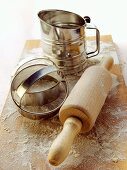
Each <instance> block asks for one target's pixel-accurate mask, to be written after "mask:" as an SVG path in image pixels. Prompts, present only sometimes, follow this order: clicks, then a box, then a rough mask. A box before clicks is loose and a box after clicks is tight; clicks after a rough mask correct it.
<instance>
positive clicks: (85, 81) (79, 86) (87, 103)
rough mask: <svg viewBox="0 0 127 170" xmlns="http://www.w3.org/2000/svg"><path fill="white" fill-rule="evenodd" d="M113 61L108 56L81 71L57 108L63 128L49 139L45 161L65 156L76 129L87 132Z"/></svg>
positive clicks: (55, 161)
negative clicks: (99, 62) (77, 79)
mask: <svg viewBox="0 0 127 170" xmlns="http://www.w3.org/2000/svg"><path fill="white" fill-rule="evenodd" d="M112 64H113V59H112V58H111V57H106V58H104V59H103V62H102V63H101V65H95V66H91V67H89V68H88V69H86V71H85V72H84V73H83V75H82V76H81V78H80V79H79V81H78V82H77V83H76V85H75V86H74V88H73V89H72V91H71V93H70V94H69V96H68V98H67V99H66V101H65V103H64V104H63V106H62V107H61V109H60V111H59V118H60V121H61V122H62V124H64V126H63V130H62V131H61V133H60V134H59V135H58V136H57V138H56V139H55V141H54V142H53V144H52V146H51V148H50V151H49V155H48V161H49V163H50V164H52V165H54V166H57V165H59V164H60V163H62V162H63V161H64V159H65V158H66V157H67V155H68V153H69V151H70V148H71V145H72V143H73V140H74V138H75V137H76V135H77V134H78V133H79V132H88V131H90V130H91V128H92V127H93V126H94V124H95V121H96V119H97V116H98V114H99V112H100V111H101V108H102V106H103V105H104V102H105V99H106V97H107V95H108V92H109V91H110V88H111V85H112V77H111V75H110V72H109V71H108V70H109V69H110V68H111V67H112Z"/></svg>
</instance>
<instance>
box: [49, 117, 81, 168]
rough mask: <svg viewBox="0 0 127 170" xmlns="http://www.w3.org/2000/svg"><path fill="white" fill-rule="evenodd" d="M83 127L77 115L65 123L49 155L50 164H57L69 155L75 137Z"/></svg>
mask: <svg viewBox="0 0 127 170" xmlns="http://www.w3.org/2000/svg"><path fill="white" fill-rule="evenodd" d="M81 128H82V123H81V121H80V120H79V119H78V118H76V117H69V118H68V119H67V120H66V121H65V123H64V127H63V130H62V131H61V133H60V134H59V135H58V136H57V138H56V139H55V140H54V142H53V144H52V146H51V148H50V150H49V155H48V161H49V163H50V164H52V165H54V166H57V165H59V164H60V163H62V162H63V161H64V160H65V158H66V157H67V155H68V153H69V151H70V149H71V145H72V143H73V140H74V138H75V137H76V135H77V134H78V133H79V132H80V130H81Z"/></svg>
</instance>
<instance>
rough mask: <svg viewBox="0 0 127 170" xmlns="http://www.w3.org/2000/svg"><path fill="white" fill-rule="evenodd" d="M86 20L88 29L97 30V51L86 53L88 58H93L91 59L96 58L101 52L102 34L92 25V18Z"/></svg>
mask: <svg viewBox="0 0 127 170" xmlns="http://www.w3.org/2000/svg"><path fill="white" fill-rule="evenodd" d="M84 19H85V21H86V29H95V30H96V49H95V51H91V52H88V53H87V52H86V54H87V58H91V57H94V56H96V55H97V54H99V51H100V32H99V30H98V28H97V27H96V26H95V25H93V24H90V18H89V17H88V16H86V17H84Z"/></svg>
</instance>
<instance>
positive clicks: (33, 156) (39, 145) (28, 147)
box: [0, 36, 127, 170]
mask: <svg viewBox="0 0 127 170" xmlns="http://www.w3.org/2000/svg"><path fill="white" fill-rule="evenodd" d="M101 40H102V41H104V42H112V39H111V36H102V37H101ZM39 44H40V41H39V40H28V41H27V42H26V45H25V48H24V52H23V54H24V53H25V51H28V50H29V49H32V48H35V47H38V46H39ZM112 73H114V74H116V75H117V78H118V80H119V85H118V86H117V87H116V88H115V93H113V95H111V97H109V98H108V99H107V100H106V104H105V106H104V107H103V109H102V113H101V114H100V116H99V117H98V120H97V122H96V124H95V127H94V128H93V130H92V131H91V132H90V133H91V134H93V136H94V133H95V132H96V130H97V129H96V128H99V126H102V127H103V126H104V127H105V131H106V133H109V134H110V132H112V135H115V134H114V131H115V133H118V132H117V130H116V129H114V128H115V126H116V125H117V124H118V123H120V122H123V123H126V124H127V116H126V114H124V115H122V113H123V112H121V110H123V111H125V112H126V108H127V88H126V87H125V84H124V80H123V76H122V73H121V70H120V67H119V65H115V66H114V67H113V68H112ZM107 106H110V107H111V108H110V112H112V111H113V110H114V109H115V108H116V109H118V107H119V108H120V110H119V112H121V116H119V117H117V118H116V119H115V115H113V116H112V115H110V112H108V110H107V109H106V108H107ZM105 113H106V114H105ZM106 122H107V123H110V128H108V126H107V125H106ZM108 125H109V124H108ZM121 128H124V127H121ZM60 129H61V126H60V124H59V121H58V118H57V117H56V118H54V119H50V120H41V121H33V120H29V119H27V118H25V117H23V116H21V115H20V114H19V112H18V111H17V108H16V107H15V105H14V103H13V101H12V99H11V96H10V94H9V95H8V98H7V100H6V103H5V106H4V109H3V112H2V115H1V118H0V169H1V170H10V169H11V170H17V169H20V170H28V169H33V170H35V169H41V170H50V169H56V170H57V169H60V170H62V169H64V170H67V169H69V170H72V169H74V170H76V169H78V170H84V169H85V170H97V169H98V168H100V169H106V168H109V169H112V170H116V169H120V170H126V169H127V142H126V141H127V135H126V136H124V138H123V137H122V138H121V139H120V140H118V141H116V142H115V141H114V145H113V146H114V147H113V146H112V147H113V148H112V150H113V149H114V150H113V152H115V150H117V148H118V147H119V148H120V152H121V155H124V156H123V157H122V156H121V157H120V158H119V157H117V155H116V157H117V160H114V159H112V158H111V159H109V160H108V161H101V159H99V157H98V155H97V154H95V155H94V156H93V157H92V156H91V157H88V160H89V161H90V162H88V161H87V159H85V152H82V154H84V157H83V158H84V159H81V156H79V157H73V155H72V157H71V154H70V155H69V157H70V158H72V159H71V161H70V162H71V163H72V164H71V163H70V164H69V163H68V162H69V158H68V160H66V161H65V164H64V165H63V166H61V167H57V168H54V167H51V166H50V165H49V164H48V162H47V154H48V150H49V148H50V145H51V143H52V141H53V140H54V139H55V137H56V135H57V134H58V133H59V132H60ZM119 130H120V128H119ZM124 130H126V129H124ZM124 133H126V131H125V132H124ZM87 135H88V136H89V135H90V134H87ZM88 136H86V135H83V136H79V138H84V140H85V139H86V138H87V137H88ZM93 136H91V139H92V138H93ZM102 136H103V135H102ZM89 137H90V136H89ZM100 137H101V136H100ZM105 140H106V139H105ZM103 142H104V141H103V139H102V141H99V139H98V144H99V143H100V144H101V143H103ZM75 143H76V141H75ZM76 145H77V149H76V151H77V152H78V149H79V147H78V145H80V142H79V143H78V142H77V143H76ZM74 146H75V145H74ZM98 146H99V145H98ZM98 146H97V147H98ZM85 147H86V146H84V148H85ZM89 149H90V148H89ZM95 149H96V148H95ZM72 150H73V148H72ZM80 152H81V151H80ZM87 152H89V150H87ZM75 161H78V163H77V166H76V165H75ZM70 165H71V166H70ZM100 169H99V170H100Z"/></svg>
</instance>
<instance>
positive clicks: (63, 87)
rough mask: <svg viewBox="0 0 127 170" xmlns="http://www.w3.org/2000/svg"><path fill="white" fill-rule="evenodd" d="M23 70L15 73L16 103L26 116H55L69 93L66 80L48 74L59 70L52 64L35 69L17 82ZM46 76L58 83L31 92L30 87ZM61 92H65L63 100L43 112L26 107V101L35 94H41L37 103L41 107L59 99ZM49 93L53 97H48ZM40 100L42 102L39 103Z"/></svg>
mask: <svg viewBox="0 0 127 170" xmlns="http://www.w3.org/2000/svg"><path fill="white" fill-rule="evenodd" d="M35 66H36V65H35ZM32 67H33V66H32ZM28 68H30V66H29V67H27V68H25V69H28ZM23 70H24V69H23ZM23 70H21V71H20V72H19V73H17V74H16V75H15V77H14V79H13V80H12V83H11V95H12V99H13V101H14V102H15V104H16V105H17V106H18V108H19V111H20V113H21V114H22V115H24V116H25V117H28V118H31V119H40V118H48V117H51V116H54V115H55V114H56V113H55V112H56V111H57V110H58V109H59V108H60V106H61V105H62V104H63V102H64V100H65V99H66V97H67V95H68V88H67V83H66V81H65V80H63V79H62V78H61V77H60V76H59V75H57V77H56V78H54V77H53V76H50V75H47V74H49V73H53V72H57V71H58V70H57V68H56V67H55V66H53V65H50V66H46V67H44V68H41V69H39V70H37V71H35V72H34V73H33V74H32V75H30V76H29V77H28V78H26V79H25V80H24V81H22V82H20V83H19V84H16V81H17V77H20V74H21V73H22V71H23ZM44 77H45V78H47V79H48V80H49V79H50V80H52V81H54V82H55V83H56V84H55V85H54V86H52V87H50V88H49V89H46V90H44V91H38V92H36V93H29V92H28V90H29V88H30V87H31V86H32V85H33V84H34V83H35V82H37V81H38V80H40V79H42V78H43V79H44ZM15 84H16V85H15ZM27 92H28V93H27ZM60 93H61V94H62V93H64V96H63V98H62V100H61V101H59V102H58V103H57V105H56V106H55V107H52V108H51V109H49V110H48V111H44V110H43V109H42V110H41V112H38V111H31V110H29V109H28V108H27V109H26V106H25V105H26V104H28V102H26V101H28V100H27V99H28V97H31V96H32V97H31V100H32V98H33V99H34V97H35V95H37V96H41V97H40V98H41V102H40V100H37V101H36V102H35V103H36V104H38V106H39V107H42V106H41V104H42V105H43V106H44V105H45V106H46V107H48V105H51V103H53V102H54V101H55V100H57V98H59V97H60ZM48 94H52V95H54V96H53V97H52V99H48V97H49V95H48ZM17 96H18V97H17ZM24 96H25V97H26V99H25V100H23V102H22V99H23V97H24ZM35 98H36V99H37V97H35ZM38 101H39V102H40V103H38ZM45 101H48V102H47V103H46V102H45Z"/></svg>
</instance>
